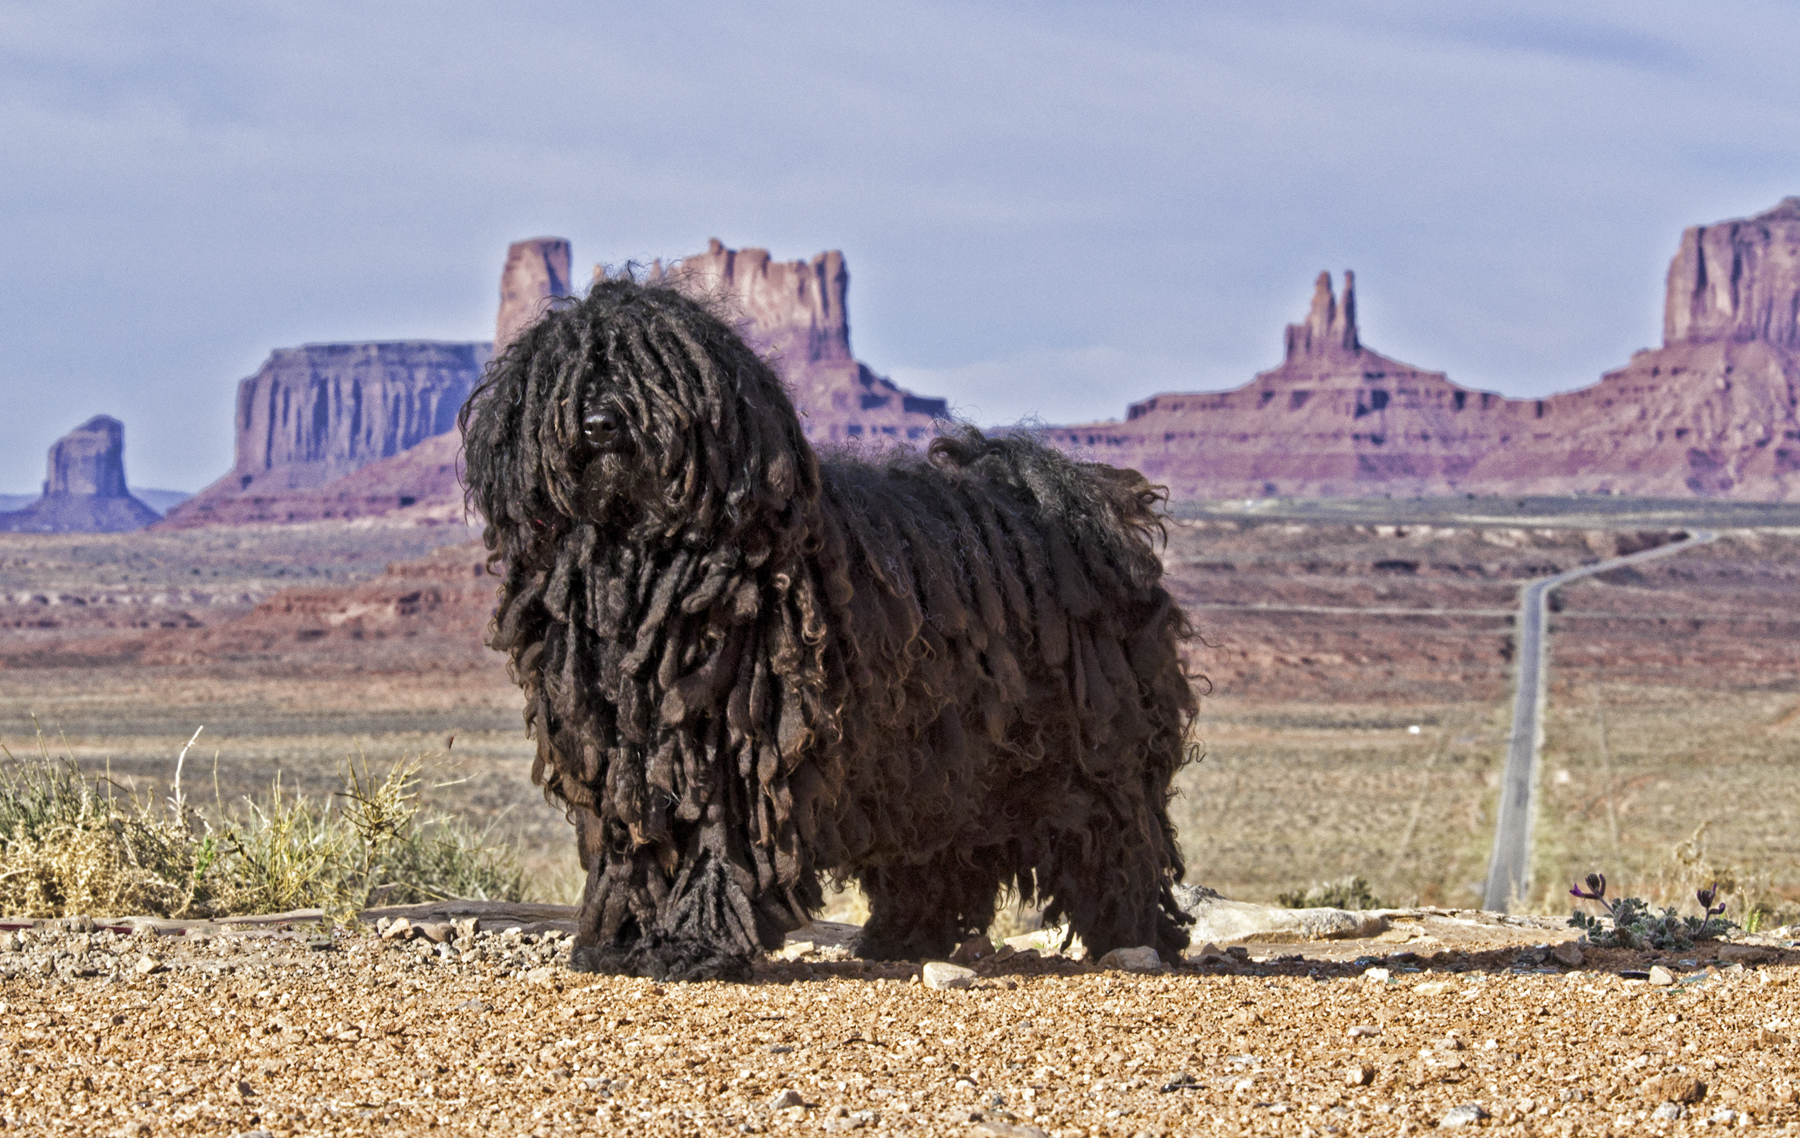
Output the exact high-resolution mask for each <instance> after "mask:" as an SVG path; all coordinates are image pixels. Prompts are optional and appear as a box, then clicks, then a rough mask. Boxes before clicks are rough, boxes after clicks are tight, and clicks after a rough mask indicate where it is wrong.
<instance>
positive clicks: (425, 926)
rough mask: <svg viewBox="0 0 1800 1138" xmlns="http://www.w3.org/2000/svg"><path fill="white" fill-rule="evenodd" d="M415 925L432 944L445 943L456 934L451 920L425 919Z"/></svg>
mask: <svg viewBox="0 0 1800 1138" xmlns="http://www.w3.org/2000/svg"><path fill="white" fill-rule="evenodd" d="M413 927H414V928H416V929H418V930H419V932H420V934H421V935H423V936H424V937H425V939H426V940H428V941H430V942H431V943H432V944H443V943H444V942H445V941H447V940H449V939H450V938H451V937H453V936H455V935H456V930H455V928H453V927H452V926H451V924H450V922H449V921H424V922H422V923H420V924H418V925H415V926H413Z"/></svg>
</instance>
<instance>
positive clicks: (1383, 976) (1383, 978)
mask: <svg viewBox="0 0 1800 1138" xmlns="http://www.w3.org/2000/svg"><path fill="white" fill-rule="evenodd" d="M1362 978H1363V979H1364V980H1367V981H1368V982H1369V983H1371V984H1385V983H1387V982H1388V981H1389V980H1390V979H1392V978H1393V973H1391V972H1389V971H1388V970H1387V969H1385V968H1367V969H1364V970H1363V974H1362Z"/></svg>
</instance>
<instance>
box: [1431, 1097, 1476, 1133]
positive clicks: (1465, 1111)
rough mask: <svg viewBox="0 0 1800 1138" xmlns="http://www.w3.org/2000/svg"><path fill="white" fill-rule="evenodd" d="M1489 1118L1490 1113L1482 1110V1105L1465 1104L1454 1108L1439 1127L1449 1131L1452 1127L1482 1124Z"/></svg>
mask: <svg viewBox="0 0 1800 1138" xmlns="http://www.w3.org/2000/svg"><path fill="white" fill-rule="evenodd" d="M1487 1116H1488V1112H1487V1111H1485V1110H1483V1109H1481V1104H1480V1103H1473V1102H1471V1103H1465V1104H1463V1105H1462V1106H1457V1107H1452V1108H1451V1109H1450V1110H1449V1112H1448V1113H1446V1114H1445V1115H1444V1119H1443V1121H1442V1122H1439V1123H1438V1125H1439V1126H1440V1127H1442V1128H1444V1129H1446V1130H1448V1129H1450V1128H1451V1127H1455V1126H1468V1125H1469V1124H1470V1123H1474V1122H1480V1121H1481V1120H1482V1119H1484V1118H1486V1117H1487Z"/></svg>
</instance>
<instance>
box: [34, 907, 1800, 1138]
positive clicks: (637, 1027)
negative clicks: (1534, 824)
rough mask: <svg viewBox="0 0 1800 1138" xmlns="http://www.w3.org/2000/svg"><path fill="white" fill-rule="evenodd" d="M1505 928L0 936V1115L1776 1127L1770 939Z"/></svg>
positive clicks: (360, 1122) (1786, 1123) (266, 1128)
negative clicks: (953, 959)
mask: <svg viewBox="0 0 1800 1138" xmlns="http://www.w3.org/2000/svg"><path fill="white" fill-rule="evenodd" d="M1404 924H1405V922H1399V923H1398V924H1397V926H1396V929H1395V931H1396V932H1399V931H1402V927H1403V926H1404ZM1515 931H1516V932H1519V933H1522V935H1515V936H1514V937H1512V938H1510V939H1511V941H1512V943H1504V941H1505V940H1507V939H1508V938H1504V937H1503V938H1500V942H1499V943H1490V944H1489V945H1488V946H1487V947H1485V948H1474V947H1470V946H1464V947H1462V948H1458V947H1457V946H1454V945H1440V946H1439V947H1438V948H1437V949H1436V950H1430V949H1426V948H1425V947H1424V946H1423V945H1419V944H1418V943H1417V942H1415V944H1414V947H1415V948H1417V949H1420V951H1414V950H1413V949H1409V948H1405V947H1402V946H1400V945H1398V944H1393V943H1382V944H1364V945H1361V946H1349V951H1360V952H1361V953H1362V955H1358V956H1356V957H1354V958H1350V957H1349V951H1343V949H1344V948H1345V947H1346V946H1338V947H1339V949H1340V951H1339V952H1338V953H1337V954H1336V955H1335V957H1333V956H1331V955H1330V954H1327V955H1326V956H1325V957H1324V958H1320V957H1317V956H1313V957H1311V958H1309V957H1308V956H1306V955H1303V954H1302V953H1301V952H1295V951H1292V950H1293V948H1294V947H1295V946H1254V949H1253V950H1245V951H1243V953H1242V955H1241V956H1240V955H1230V954H1221V955H1218V956H1215V957H1211V958H1209V959H1208V960H1207V961H1205V962H1194V963H1190V964H1189V965H1187V966H1185V967H1183V968H1181V969H1180V970H1178V971H1174V972H1170V971H1163V972H1158V973H1151V974H1132V973H1125V972H1118V971H1105V970H1101V969H1098V968H1095V967H1093V966H1091V965H1088V964H1083V963H1078V962H1074V961H1071V960H1068V959H1066V958H1062V957H1057V956H1042V955H1039V954H1037V953H1036V952H1035V951H1032V950H1027V951H1025V952H1020V953H1015V954H1012V955H1010V956H1005V955H1004V954H1000V953H997V954H995V956H994V957H991V958H989V959H988V960H986V961H978V962H976V963H975V965H974V966H973V968H972V969H971V971H972V972H973V973H974V975H973V977H972V978H971V983H970V985H969V986H968V987H967V988H964V989H960V990H939V989H934V988H932V987H928V986H927V985H926V984H923V983H921V982H920V971H921V970H920V968H919V967H918V966H917V965H911V964H873V963H865V962H862V961H857V960H849V959H844V958H843V954H842V953H841V952H832V951H828V950H821V949H819V948H818V947H817V946H813V947H812V948H811V949H810V950H809V949H808V946H805V945H794V946H793V948H792V951H790V952H786V953H784V954H782V957H781V958H779V959H772V960H770V961H769V962H768V963H766V964H764V965H761V966H759V968H758V970H757V976H756V979H755V980H754V982H752V983H747V984H723V985H722V984H713V983H701V984H675V985H657V984H653V983H651V982H649V981H644V980H626V979H614V978H606V979H599V978H594V977H588V976H580V975H576V974H572V973H569V972H567V971H566V970H564V969H562V968H561V967H560V966H559V961H560V959H561V958H562V955H563V953H564V952H565V951H566V940H565V939H564V938H563V937H561V936H559V935H556V934H554V933H550V932H545V931H539V930H534V931H526V930H525V929H524V928H518V929H515V930H512V931H509V930H507V929H504V928H499V929H493V930H488V929H486V928H485V927H483V928H481V929H480V930H478V931H465V930H461V929H459V930H456V933H455V939H454V942H453V943H452V942H446V943H443V944H433V943H431V942H430V941H429V940H426V939H419V940H415V941H410V942H408V941H403V940H399V939H396V940H393V941H384V940H383V939H381V938H379V937H378V936H377V935H375V933H374V931H373V930H370V929H369V928H367V927H366V926H356V927H352V928H347V929H338V930H336V931H335V932H332V933H321V932H320V930H317V929H303V928H294V929H289V928H282V927H280V926H277V927H275V928H271V929H260V930H249V931H244V930H239V931H233V932H228V933H217V931H216V930H214V931H213V932H212V933H209V934H207V935H199V934H197V933H194V934H190V935H188V936H182V937H167V936H157V935H155V934H150V933H145V932H139V933H137V934H135V935H115V934H114V933H112V932H109V931H106V930H97V931H86V930H85V929H83V930H82V931H76V930H73V929H70V930H49V929H40V930H35V931H31V932H28V933H25V934H23V935H22V936H21V935H20V934H9V935H8V936H6V937H4V938H0V975H3V976H5V977H6V978H5V979H0V1000H3V1003H0V1038H3V1039H4V1041H5V1049H4V1051H3V1052H0V1086H3V1087H5V1088H6V1091H5V1093H4V1095H3V1096H0V1119H3V1120H4V1121H5V1123H6V1125H7V1126H8V1127H9V1128H13V1129H18V1130H21V1131H25V1132H32V1133H92V1134H122V1135H160V1134H235V1135H240V1136H243V1135H259V1136H260V1135H264V1134H267V1135H287V1134H391V1133H446V1134H454V1133H470V1134H533V1135H549V1134H576V1133H631V1134H658V1135H665V1134H666V1135H687V1134H741V1133H751V1134H757V1133H769V1134H790V1133H792V1134H798V1133H816V1132H819V1131H821V1130H823V1131H848V1130H860V1131H862V1132H864V1133H867V1134H871V1135H875V1134H890V1135H900V1134H906V1135H976V1136H980V1135H990V1136H1000V1138H1045V1136H1058V1138H1075V1136H1082V1138H1087V1136H1090V1135H1124V1136H1133V1135H1170V1134H1222V1135H1239V1134H1271V1135H1274V1134H1282V1135H1300V1136H1309V1135H1310V1136H1321V1135H1355V1134H1381V1135H1393V1134H1408V1133H1421V1132H1426V1131H1432V1130H1436V1129H1439V1128H1456V1127H1458V1126H1462V1125H1466V1126H1468V1127H1469V1128H1471V1129H1479V1128H1484V1127H1485V1128H1488V1129H1494V1130H1499V1131H1501V1132H1503V1133H1507V1134H1514V1135H1526V1134H1548V1135H1557V1136H1572V1135H1612V1134H1617V1135H1625V1134H1643V1133H1650V1134H1676V1133H1697V1132H1699V1131H1701V1130H1703V1129H1709V1128H1718V1127H1727V1128H1732V1129H1745V1130H1749V1131H1752V1132H1767V1131H1774V1130H1780V1131H1783V1132H1791V1131H1792V1130H1793V1129H1795V1128H1796V1126H1797V1125H1800V1108H1797V1107H1796V1106H1795V1085H1796V1084H1795V1078H1796V1074H1795V1072H1796V1066H1795V1061H1794V1059H1795V1047H1796V1044H1795V1043H1794V1042H1793V1039H1792V1035H1793V1032H1794V1030H1795V1028H1794V1025H1795V1024H1796V1023H1800V983H1796V982H1795V980H1796V976H1797V975H1800V968H1797V967H1796V965H1795V964H1793V963H1790V962H1789V961H1791V960H1794V959H1800V954H1796V953H1792V952H1783V951H1780V950H1777V949H1773V948H1766V947H1751V946H1742V945H1740V946H1735V947H1730V948H1725V949H1720V948H1719V947H1718V946H1713V947H1711V948H1710V949H1708V950H1705V951H1699V952H1696V953H1693V954H1689V955H1688V956H1687V957H1686V958H1685V959H1675V958H1673V957H1662V958H1660V960H1659V961H1655V962H1653V961H1652V960H1651V959H1648V958H1646V957H1644V956H1643V955H1642V954H1634V953H1625V952H1621V951H1597V950H1589V951H1588V952H1587V954H1586V959H1585V960H1584V961H1583V962H1582V964H1581V965H1580V966H1578V967H1569V966H1566V965H1565V964H1563V963H1562V962H1560V961H1559V960H1558V959H1557V958H1556V957H1555V956H1551V955H1547V954H1546V952H1545V948H1547V947H1552V946H1549V945H1541V946H1535V945H1533V944H1531V943H1530V941H1531V938H1532V937H1533V936H1534V935H1536V936H1542V935H1543V934H1542V933H1541V932H1535V931H1534V930H1529V929H1526V930H1515ZM1386 939H1389V940H1392V939H1403V938H1391V937H1390V938H1386ZM1789 943H1791V942H1789ZM1652 968H1654V970H1652ZM1634 969H1636V970H1642V971H1640V972H1639V973H1638V976H1640V977H1641V976H1642V974H1643V972H1648V973H1649V977H1650V978H1649V979H1647V980H1646V979H1643V978H1634V977H1633V976H1631V975H1629V973H1631V972H1632V971H1633V970H1634ZM1621 972H1624V973H1628V975H1624V976H1622V975H1621V974H1620V973H1621Z"/></svg>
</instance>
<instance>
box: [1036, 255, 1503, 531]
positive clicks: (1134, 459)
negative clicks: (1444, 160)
mask: <svg viewBox="0 0 1800 1138" xmlns="http://www.w3.org/2000/svg"><path fill="white" fill-rule="evenodd" d="M1284 339H1285V344H1286V349H1287V350H1286V358H1285V359H1283V360H1282V362H1281V364H1280V366H1278V367H1275V368H1271V369H1270V370H1268V371H1265V372H1263V373H1261V374H1259V375H1258V376H1257V377H1256V378H1255V379H1254V380H1252V381H1251V382H1250V383H1249V384H1248V385H1246V386H1244V387H1240V388H1237V389H1236V390H1233V391H1222V392H1176V393H1166V394H1161V395H1155V396H1152V397H1151V398H1149V399H1145V400H1143V401H1141V402H1138V403H1134V404H1132V405H1131V406H1130V408H1129V409H1128V410H1127V412H1126V418H1125V421H1124V422H1116V421H1113V422H1104V423H1087V424H1080V425H1076V426H1071V427H1053V428H1051V429H1050V430H1049V431H1048V437H1049V438H1050V440H1051V441H1053V442H1056V443H1058V444H1061V445H1063V446H1065V447H1068V448H1070V449H1072V450H1076V451H1079V452H1084V453H1087V454H1089V455H1091V456H1092V457H1095V458H1098V459H1100V460H1101V461H1104V462H1110V463H1113V464H1114V465H1119V466H1130V467H1135V468H1136V469H1138V470H1141V471H1143V472H1144V473H1145V474H1146V475H1148V476H1150V478H1151V479H1152V480H1153V481H1156V482H1159V483H1163V484H1165V485H1167V486H1168V487H1169V488H1170V491H1171V493H1172V494H1173V495H1174V496H1175V497H1177V498H1210V497H1219V498H1223V497H1234V498H1242V497H1262V496H1265V495H1276V494H1279V495H1294V496H1307V497H1321V498H1329V497H1343V496H1355V495H1359V494H1368V493H1393V494H1401V495H1429V494H1437V493H1447V492H1450V490H1451V487H1452V486H1453V485H1454V484H1455V482H1456V480H1457V479H1459V478H1460V477H1461V476H1463V475H1464V474H1466V473H1467V471H1468V469H1469V467H1470V466H1471V465H1472V464H1473V458H1474V456H1475V455H1479V454H1481V453H1483V452H1484V451H1485V450H1487V449H1488V448H1490V447H1492V446H1493V445H1495V443H1496V442H1497V441H1498V436H1499V432H1500V431H1501V429H1502V424H1503V422H1504V421H1505V419H1504V416H1502V415H1499V414H1497V413H1496V409H1497V408H1499V407H1501V406H1502V405H1504V404H1505V403H1506V400H1504V399H1503V398H1502V397H1501V396H1499V395H1496V394H1494V393H1492V392H1482V391H1473V390H1470V389H1468V388H1464V387H1459V386H1457V385H1456V384H1454V383H1451V382H1450V381H1449V380H1448V379H1446V378H1445V376H1444V374H1443V373H1442V372H1437V371H1426V370H1424V369H1422V368H1418V367H1414V366H1413V365H1411V364H1407V363H1402V362H1400V361H1399V360H1395V359H1392V358H1390V357H1388V356H1384V355H1382V354H1381V353H1379V352H1376V351H1373V350H1372V349H1369V348H1366V347H1364V346H1363V344H1362V339H1361V333H1360V331H1359V330H1358V328H1357V324H1356V287H1355V278H1354V276H1353V275H1352V274H1350V273H1345V274H1344V294H1343V297H1342V298H1341V300H1340V298H1339V297H1338V296H1337V295H1336V294H1335V293H1334V292H1333V290H1332V287H1331V277H1330V274H1328V273H1321V274H1319V278H1318V281H1317V282H1316V284H1315V285H1314V288H1313V299H1312V305H1311V308H1310V310H1309V311H1308V313H1307V316H1306V319H1305V320H1303V321H1302V322H1300V323H1298V324H1290V325H1288V327H1287V332H1286V335H1285V337H1284Z"/></svg>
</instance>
